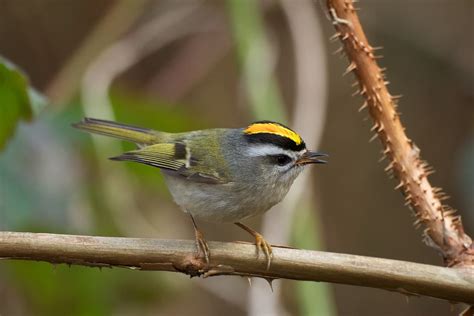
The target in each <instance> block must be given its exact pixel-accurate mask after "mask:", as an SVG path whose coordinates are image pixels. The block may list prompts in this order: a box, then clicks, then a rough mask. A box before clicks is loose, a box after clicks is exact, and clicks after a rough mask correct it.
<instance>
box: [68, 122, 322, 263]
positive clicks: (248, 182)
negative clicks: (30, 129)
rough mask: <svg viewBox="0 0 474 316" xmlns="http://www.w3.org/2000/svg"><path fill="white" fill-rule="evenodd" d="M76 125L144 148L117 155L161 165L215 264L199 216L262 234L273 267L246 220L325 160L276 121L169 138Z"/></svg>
mask: <svg viewBox="0 0 474 316" xmlns="http://www.w3.org/2000/svg"><path fill="white" fill-rule="evenodd" d="M73 126H75V127H77V128H80V129H82V130H85V131H88V132H92V133H97V134H102V135H106V136H112V137H116V138H120V139H123V140H127V141H131V142H134V143H136V144H137V146H138V149H137V150H133V151H129V152H126V153H124V154H122V155H120V156H117V157H113V158H110V159H112V160H119V161H123V160H125V161H134V162H139V163H143V164H146V165H150V166H153V167H158V168H160V169H161V170H162V171H163V174H164V178H165V181H166V183H167V185H168V188H169V190H170V192H171V195H172V196H173V198H174V200H175V201H176V203H177V204H178V205H179V206H180V207H181V208H182V209H183V210H184V212H186V213H188V214H189V215H190V216H191V218H192V221H193V225H194V230H195V236H196V245H197V248H198V252H199V254H200V255H201V256H204V258H205V260H206V262H209V255H210V254H209V248H208V246H207V243H206V241H205V239H204V238H203V235H202V234H201V232H200V231H199V230H198V228H197V226H196V223H195V221H194V218H197V219H202V220H205V221H210V222H230V223H235V224H236V225H238V226H239V227H241V228H243V229H245V230H246V231H248V232H249V233H250V234H252V235H253V236H254V237H255V240H256V245H257V256H258V252H259V249H262V250H263V252H264V254H265V256H266V258H267V268H268V267H269V265H270V262H271V258H272V248H271V246H270V244H268V243H267V242H266V241H265V239H264V238H263V237H262V235H260V234H259V233H257V232H256V231H254V230H252V229H251V228H249V227H247V226H245V225H243V224H242V223H240V221H241V220H243V219H246V218H248V217H251V216H254V215H258V214H262V213H264V212H265V211H267V210H268V209H270V208H271V207H272V206H273V205H275V204H277V203H278V202H280V201H281V200H282V199H283V198H284V197H285V195H286V193H287V192H288V190H289V189H290V187H291V184H292V183H293V181H294V180H295V178H296V177H297V176H298V175H299V174H300V173H301V171H302V170H303V167H304V166H305V165H307V164H311V163H325V161H324V160H320V159H319V158H320V157H321V156H325V155H324V154H320V153H317V152H313V151H309V150H307V149H306V146H305V143H304V142H303V140H302V139H301V137H300V136H299V135H298V134H297V133H296V132H294V131H292V130H291V129H289V128H288V127H286V126H284V125H282V124H279V123H276V122H270V121H261V122H255V123H252V124H250V125H249V126H247V127H245V128H235V129H234V128H216V129H206V130H198V131H191V132H184V133H166V132H160V131H155V130H151V129H146V128H140V127H134V126H129V125H125V124H120V123H115V122H111V121H105V120H98V119H92V118H85V119H84V120H82V121H81V122H79V123H77V124H74V125H73Z"/></svg>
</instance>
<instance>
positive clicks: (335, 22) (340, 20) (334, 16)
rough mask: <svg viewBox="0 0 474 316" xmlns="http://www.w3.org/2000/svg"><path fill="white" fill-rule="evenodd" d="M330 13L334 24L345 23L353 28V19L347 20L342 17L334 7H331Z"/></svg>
mask: <svg viewBox="0 0 474 316" xmlns="http://www.w3.org/2000/svg"><path fill="white" fill-rule="evenodd" d="M329 13H330V15H331V18H332V24H334V25H338V24H345V25H347V26H348V27H350V28H351V29H352V28H353V27H352V23H351V21H349V20H346V19H341V18H340V17H338V16H337V13H336V10H334V8H330V9H329Z"/></svg>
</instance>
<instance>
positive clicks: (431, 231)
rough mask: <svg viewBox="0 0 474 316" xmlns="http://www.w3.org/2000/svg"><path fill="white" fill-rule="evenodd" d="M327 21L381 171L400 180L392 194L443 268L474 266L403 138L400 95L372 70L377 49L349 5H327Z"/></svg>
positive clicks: (473, 254) (465, 241)
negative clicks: (376, 144) (383, 162)
mask: <svg viewBox="0 0 474 316" xmlns="http://www.w3.org/2000/svg"><path fill="white" fill-rule="evenodd" d="M327 6H328V10H329V13H330V17H331V19H332V21H333V24H334V27H335V28H336V34H335V35H334V36H333V37H332V39H334V40H335V39H340V40H341V42H342V43H343V47H341V49H339V50H338V52H341V53H345V54H346V55H347V57H348V58H349V61H350V64H349V66H348V67H347V69H346V71H345V73H344V74H348V73H350V72H354V73H355V75H356V77H357V79H358V82H356V83H355V84H354V85H355V86H359V89H358V90H357V91H356V93H354V95H357V94H358V95H361V96H363V97H364V98H365V102H364V103H363V105H362V106H361V107H360V109H359V111H362V110H363V109H365V108H367V109H368V111H369V114H370V116H371V117H372V119H373V121H374V126H373V127H372V129H371V131H375V135H374V137H373V138H372V139H371V140H373V139H375V138H376V137H378V138H379V139H380V141H381V143H382V146H383V151H382V156H383V158H385V157H387V158H388V159H389V164H388V166H387V167H386V168H385V171H386V172H387V173H388V174H389V175H390V177H395V178H397V179H398V180H399V184H398V185H397V186H396V187H395V189H397V190H398V189H399V190H401V192H402V193H403V195H404V197H405V201H406V205H407V206H409V207H410V208H411V209H412V210H413V212H414V214H415V216H416V221H415V226H416V227H419V226H423V227H424V231H423V236H424V241H425V243H426V244H427V245H429V246H431V247H433V248H436V249H437V250H438V251H439V252H440V253H441V255H442V256H443V259H444V263H445V265H446V266H448V267H455V266H456V267H460V266H466V267H468V266H469V267H474V244H473V242H472V239H471V238H470V237H469V236H468V235H467V234H466V233H465V232H464V228H463V225H462V222H461V217H460V216H459V215H455V214H454V213H455V210H454V209H452V208H451V207H450V206H448V205H446V204H443V201H444V200H446V199H447V198H448V197H447V195H446V194H445V193H444V192H443V191H442V189H441V188H436V187H433V186H432V185H431V184H430V182H429V181H428V176H429V175H430V174H431V173H433V169H432V168H431V167H430V166H429V165H428V163H427V162H426V161H423V160H422V159H421V157H420V149H419V148H418V147H417V146H416V145H415V144H414V142H413V141H412V140H411V139H409V138H408V137H407V135H406V134H405V128H404V127H403V125H402V124H401V121H400V115H399V113H398V112H397V110H396V108H397V102H398V99H399V98H400V96H394V95H391V94H390V93H389V92H388V89H387V85H388V84H389V82H388V81H387V80H386V77H385V74H384V71H385V69H383V68H380V67H379V66H378V65H377V62H376V59H377V58H380V57H381V56H377V55H375V51H376V50H377V49H378V48H375V47H372V46H371V45H370V44H369V43H368V41H367V38H366V36H365V34H364V31H363V29H362V26H361V24H360V22H359V18H358V16H357V13H356V10H357V9H356V8H355V7H354V4H353V1H352V0H328V1H327Z"/></svg>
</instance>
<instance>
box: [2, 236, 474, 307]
mask: <svg viewBox="0 0 474 316" xmlns="http://www.w3.org/2000/svg"><path fill="white" fill-rule="evenodd" d="M209 246H210V248H211V254H212V257H211V263H210V266H209V267H206V265H205V263H204V261H203V260H202V259H199V258H196V257H195V256H194V253H195V244H194V241H188V240H162V239H144V238H114V237H93V236H74V235H57V234H42V233H17V232H0V258H3V259H21V260H36V261H45V262H50V263H54V264H57V263H66V264H76V265H83V266H92V267H125V268H130V269H136V270H154V271H171V272H182V273H186V274H188V275H191V276H201V275H202V276H204V277H208V276H215V275H239V276H246V277H251V276H252V277H261V278H265V279H267V280H269V281H271V280H273V279H278V278H283V279H294V280H306V281H323V282H332V283H342V284H351V285H359V286H367V287H373V288H380V289H386V290H390V291H396V292H399V293H403V294H406V295H424V296H431V297H436V298H440V299H445V300H449V301H451V302H464V303H468V304H473V303H474V274H473V273H472V272H471V271H470V270H468V269H463V268H458V269H448V268H443V267H436V266H430V265H425V264H419V263H410V262H404V261H397V260H389V259H379V258H370V257H362V256H355V255H348V254H336V253H329V252H320V251H309V250H298V249H291V248H283V247H277V246H273V253H274V259H273V261H272V265H271V268H270V270H268V271H267V270H266V269H265V266H266V264H265V262H266V261H265V258H264V257H260V258H259V259H258V260H256V258H255V246H254V245H251V244H246V243H223V242H210V243H209Z"/></svg>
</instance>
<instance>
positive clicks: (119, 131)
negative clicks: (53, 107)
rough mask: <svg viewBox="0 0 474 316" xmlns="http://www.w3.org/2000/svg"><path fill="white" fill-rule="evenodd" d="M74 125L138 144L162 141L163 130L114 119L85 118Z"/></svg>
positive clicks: (91, 131)
mask: <svg viewBox="0 0 474 316" xmlns="http://www.w3.org/2000/svg"><path fill="white" fill-rule="evenodd" d="M72 126H74V127H76V128H79V129H82V130H84V131H87V132H90V133H95V134H101V135H105V136H110V137H115V138H119V139H123V140H127V141H130V142H133V143H136V144H143V145H151V144H155V143H158V142H160V140H161V138H162V137H160V134H162V133H161V132H158V131H154V130H151V129H146V128H140V127H135V126H131V125H126V124H122V123H116V122H112V121H106V120H99V119H94V118H88V117H86V118H84V119H83V120H82V121H80V122H79V123H75V124H72Z"/></svg>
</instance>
